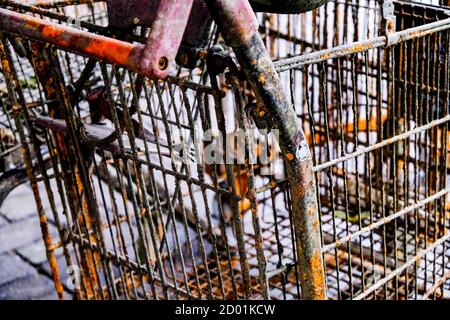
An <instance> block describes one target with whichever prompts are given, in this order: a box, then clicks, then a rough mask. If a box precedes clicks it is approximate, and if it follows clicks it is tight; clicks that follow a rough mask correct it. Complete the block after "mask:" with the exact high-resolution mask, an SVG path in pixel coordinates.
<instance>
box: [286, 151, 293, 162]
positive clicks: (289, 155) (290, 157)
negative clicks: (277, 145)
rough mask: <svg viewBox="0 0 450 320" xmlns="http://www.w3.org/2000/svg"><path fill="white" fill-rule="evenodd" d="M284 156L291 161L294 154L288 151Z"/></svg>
mask: <svg viewBox="0 0 450 320" xmlns="http://www.w3.org/2000/svg"><path fill="white" fill-rule="evenodd" d="M286 158H287V159H288V160H289V161H292V160H294V155H293V154H292V153H288V154H287V155H286Z"/></svg>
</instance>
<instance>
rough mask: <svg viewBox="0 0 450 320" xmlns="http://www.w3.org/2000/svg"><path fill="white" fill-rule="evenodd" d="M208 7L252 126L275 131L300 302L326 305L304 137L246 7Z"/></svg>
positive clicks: (217, 1)
mask: <svg viewBox="0 0 450 320" xmlns="http://www.w3.org/2000/svg"><path fill="white" fill-rule="evenodd" d="M207 4H208V6H209V8H210V11H211V12H212V14H213V16H214V18H215V21H216V22H217V24H218V26H219V29H220V31H221V33H222V36H223V37H224V39H225V41H226V42H227V44H228V45H229V46H231V47H232V48H233V50H234V52H235V53H236V57H237V59H238V61H239V63H240V65H241V67H242V69H243V71H244V72H245V74H246V77H247V80H248V81H249V83H250V84H251V86H252V88H253V91H254V92H255V94H256V96H257V98H258V103H259V106H258V108H259V110H258V111H257V112H256V117H255V116H254V118H255V121H256V122H257V123H259V124H261V123H264V122H265V121H264V120H266V121H268V122H269V123H270V125H271V126H272V128H273V129H277V130H279V134H280V141H279V143H280V146H281V149H282V152H283V156H284V160H285V164H286V167H287V172H288V177H289V181H290V188H291V196H292V215H293V221H294V222H293V223H294V229H295V233H296V237H297V253H298V256H297V258H298V266H299V272H300V278H301V280H300V285H301V287H302V296H303V298H304V299H326V292H325V278H324V268H323V262H322V251H321V244H320V229H319V217H318V212H317V204H316V194H315V181H314V174H313V169H312V161H311V155H310V151H309V147H308V144H307V141H306V139H305V135H304V133H303V131H302V130H301V129H299V127H298V125H297V123H296V115H295V112H294V109H293V106H292V105H291V104H290V103H289V102H288V100H287V98H286V96H285V95H284V92H283V88H282V87H281V83H280V79H279V78H278V75H277V73H276V71H275V68H274V65H273V63H272V60H271V58H270V57H269V54H268V52H267V50H266V48H265V46H264V44H263V42H262V39H261V36H260V35H259V33H258V23H257V21H256V18H255V15H254V13H253V10H252V8H251V6H250V4H249V2H248V1H247V0H239V1H230V0H208V1H207Z"/></svg>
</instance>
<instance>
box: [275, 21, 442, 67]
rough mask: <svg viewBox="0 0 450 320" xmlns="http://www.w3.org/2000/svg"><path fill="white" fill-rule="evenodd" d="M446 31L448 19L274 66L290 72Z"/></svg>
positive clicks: (286, 59) (290, 59) (291, 59)
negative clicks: (387, 44) (309, 65)
mask: <svg viewBox="0 0 450 320" xmlns="http://www.w3.org/2000/svg"><path fill="white" fill-rule="evenodd" d="M447 29H450V18H449V19H444V20H439V21H436V22H432V23H428V24H425V25H422V26H418V27H414V28H408V29H407V30H402V31H398V32H392V33H389V34H388V35H386V36H379V37H375V38H371V39H367V40H363V41H358V42H354V43H350V44H345V45H342V46H338V47H334V48H331V49H325V50H320V51H315V52H312V53H308V54H303V55H299V56H295V57H289V58H285V59H281V60H279V61H276V62H275V63H274V64H275V67H276V70H277V71H278V72H285V71H289V70H292V69H293V68H299V67H301V66H303V65H308V64H314V63H319V62H323V61H325V60H329V59H336V58H340V57H345V56H348V55H350V54H357V53H363V52H367V51H369V50H373V49H375V48H381V47H384V46H386V43H389V46H394V45H398V44H400V43H403V42H405V41H408V40H413V39H417V38H423V37H425V36H426V35H430V34H434V33H437V32H440V31H442V30H447Z"/></svg>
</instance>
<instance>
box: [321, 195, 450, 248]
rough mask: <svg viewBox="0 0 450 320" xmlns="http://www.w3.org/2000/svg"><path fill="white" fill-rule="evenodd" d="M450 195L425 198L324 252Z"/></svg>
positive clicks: (353, 234)
mask: <svg viewBox="0 0 450 320" xmlns="http://www.w3.org/2000/svg"><path fill="white" fill-rule="evenodd" d="M448 193H450V188H449V189H444V190H441V191H440V192H438V193H435V194H434V195H432V196H430V197H428V198H425V199H423V200H421V201H419V202H417V203H415V204H413V205H411V206H408V207H406V208H404V209H403V210H400V211H398V212H397V213H395V214H393V215H390V216H388V217H386V218H383V219H380V220H379V221H377V222H375V223H373V224H371V225H370V226H367V227H365V228H362V229H361V230H359V231H357V232H355V233H352V234H350V235H348V236H346V237H344V238H341V239H339V240H336V242H333V243H330V244H328V245H326V246H324V247H323V249H322V250H323V251H324V252H327V251H330V250H331V249H334V248H336V247H338V246H339V245H341V244H342V243H346V242H349V241H351V240H353V239H354V238H357V237H359V236H362V235H363V234H365V233H368V232H370V231H371V230H374V229H376V228H378V227H381V226H383V225H385V224H388V223H389V222H391V221H393V220H395V219H397V218H400V217H402V216H404V215H406V214H407V213H409V212H412V211H414V210H417V209H419V208H421V207H423V206H425V205H426V204H428V203H430V202H432V201H434V200H437V199H439V198H441V197H443V196H445V195H447V194H448Z"/></svg>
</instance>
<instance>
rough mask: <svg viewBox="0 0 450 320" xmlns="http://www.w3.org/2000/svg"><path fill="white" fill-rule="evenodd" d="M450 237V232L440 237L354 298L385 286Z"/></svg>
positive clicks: (361, 297) (358, 298)
mask: <svg viewBox="0 0 450 320" xmlns="http://www.w3.org/2000/svg"><path fill="white" fill-rule="evenodd" d="M449 239H450V233H449V234H447V235H446V236H444V237H442V238H440V239H439V240H437V241H436V242H435V243H433V244H432V245H431V246H430V247H428V248H427V249H425V250H422V251H421V252H420V253H418V254H417V255H416V256H415V257H414V258H412V259H410V260H408V262H406V263H405V264H403V265H402V266H401V267H400V268H397V269H395V270H394V271H392V272H391V273H390V274H389V275H388V276H386V277H384V278H383V279H380V280H378V282H377V283H376V284H374V285H373V286H371V287H370V288H369V289H368V290H367V291H365V292H363V293H361V294H360V295H358V296H357V297H356V298H355V299H354V300H361V299H364V298H365V297H367V296H368V295H369V294H371V293H372V292H374V291H375V290H377V289H378V288H380V287H382V286H384V285H385V284H386V283H388V282H389V281H390V280H392V279H393V278H395V277H396V276H398V275H400V274H401V273H402V272H403V271H405V270H406V269H408V268H409V267H410V266H412V265H413V264H415V263H416V262H417V261H419V260H420V259H422V258H423V256H424V255H426V254H427V253H429V252H431V251H433V250H434V249H436V248H437V247H438V246H440V245H443V244H444V243H445V242H446V241H447V240H449Z"/></svg>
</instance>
